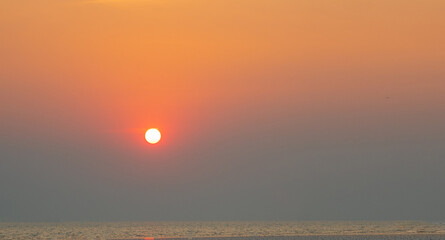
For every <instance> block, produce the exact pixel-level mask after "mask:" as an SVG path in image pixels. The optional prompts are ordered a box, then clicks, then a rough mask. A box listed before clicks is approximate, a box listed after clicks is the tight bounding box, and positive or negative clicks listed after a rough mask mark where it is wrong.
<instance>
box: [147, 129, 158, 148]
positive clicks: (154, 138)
mask: <svg viewBox="0 0 445 240" xmlns="http://www.w3.org/2000/svg"><path fill="white" fill-rule="evenodd" d="M145 140H147V142H148V143H151V144H155V143H158V142H159V140H161V132H159V130H158V129H156V128H150V129H148V130H147V132H145Z"/></svg>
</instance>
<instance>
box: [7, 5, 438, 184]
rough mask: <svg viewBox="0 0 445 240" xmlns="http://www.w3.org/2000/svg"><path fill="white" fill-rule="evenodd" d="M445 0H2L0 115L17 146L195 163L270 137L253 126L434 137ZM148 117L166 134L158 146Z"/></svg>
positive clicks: (294, 137) (298, 133)
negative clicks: (149, 136)
mask: <svg viewBox="0 0 445 240" xmlns="http://www.w3.org/2000/svg"><path fill="white" fill-rule="evenodd" d="M444 11H445V1H442V0H428V1H420V0H390V1H388V0H359V1H357V0H338V1H328V0H315V1H314V0H300V1H296V0H278V1H277V0H211V1H210V0H190V1H186V0H168V1H165V0H146V1H144V0H97V1H94V0H66V1H60V0H40V1H36V0H4V1H1V2H0V83H1V85H0V115H1V116H2V119H1V121H0V123H1V129H3V131H4V133H5V134H4V136H7V137H8V139H12V140H11V141H13V142H15V143H16V142H25V145H26V144H28V145H32V143H33V142H35V141H39V142H41V144H49V145H51V144H50V143H53V142H54V143H56V142H64V143H66V144H68V145H72V146H76V144H85V145H94V146H98V148H101V151H104V152H107V151H110V152H117V153H120V154H122V156H126V157H131V156H133V157H135V159H143V156H146V155H145V154H147V152H148V154H152V155H151V156H156V157H154V158H161V159H164V158H170V157H172V158H174V157H178V156H183V155H187V154H189V155H190V156H192V157H193V158H194V159H198V160H195V161H196V162H199V163H200V164H202V161H204V160H199V159H200V157H199V156H200V155H199V156H198V155H197V152H199V151H200V150H201V148H204V146H205V147H209V149H212V148H211V146H216V145H218V146H219V147H221V148H222V146H225V145H224V143H226V142H227V141H229V142H230V141H233V145H231V144H229V145H228V146H227V149H229V150H230V149H231V148H238V147H240V148H243V149H244V150H242V151H245V152H246V154H249V149H258V148H261V147H262V146H265V145H267V141H266V142H261V141H260V142H257V143H256V142H255V141H253V139H256V137H257V136H258V137H260V138H261V136H265V137H266V138H267V139H269V140H270V141H275V140H279V139H281V138H282V137H283V136H284V138H288V139H291V140H289V141H288V142H283V144H281V145H280V146H281V147H283V148H292V144H294V143H295V142H301V141H303V142H304V141H308V142H311V141H312V140H310V139H312V138H314V139H317V138H318V137H320V138H323V139H330V138H335V137H339V136H343V137H345V138H348V139H349V138H350V139H355V140H357V139H358V141H362V140H363V141H367V140H369V139H370V138H372V136H377V137H376V138H379V137H382V136H384V137H385V139H391V138H392V137H393V138H403V136H415V135H419V134H420V135H422V134H424V135H425V136H435V135H434V134H438V131H439V132H441V131H442V130H443V128H441V127H440V126H442V124H443V123H442V120H443V119H444V111H443V110H444V107H445V106H444V102H445V98H444V96H445V82H444V78H443V76H444V74H445V67H444V63H445V31H444V29H445V14H444ZM149 127H157V128H159V129H160V130H161V131H162V133H163V138H162V140H161V142H160V143H159V145H158V146H157V148H153V146H151V148H150V146H149V145H147V144H146V143H145V140H144V136H143V133H144V131H145V130H146V129H147V128H149ZM262 131H264V134H265V135H261V134H260V133H259V132H262ZM247 136H250V137H247ZM334 136H335V137H334ZM234 139H235V140H234ZM236 139H240V140H239V141H237V140H236ZM308 139H309V140H308ZM8 141H9V140H8ZM314 141H315V140H314ZM9 144H13V143H9ZM221 144H222V145H221ZM49 145H48V146H49ZM235 145H236V147H235ZM82 146H83V145H82ZM79 148H81V147H79ZM221 151H222V150H221ZM240 151H241V150H240ZM209 152H211V151H210V150H209ZM207 154H210V153H207ZM210 155H211V154H210ZM206 156H207V155H206ZM135 161H136V160H135ZM139 161H142V160H137V162H139ZM142 162H143V161H142ZM193 163H195V162H193ZM115 164H116V165H117V167H116V168H119V167H122V165H121V164H120V163H115ZM141 164H142V165H144V164H143V163H141ZM184 164H185V163H184ZM196 165H197V166H198V165H199V164H198V163H196ZM204 165H205V164H204ZM210 165H211V164H210V163H209V166H210ZM137 166H138V167H135V169H133V170H134V171H136V172H137V171H141V172H144V171H145V170H144V169H140V168H139V167H140V166H141V165H137ZM181 166H183V165H181ZM205 166H207V165H205ZM217 166H219V165H218V164H217ZM136 168H139V169H136ZM196 168H199V167H196ZM209 168H211V167H209ZM204 169H206V168H205V167H204ZM133 170H132V171H133ZM206 170H209V169H206ZM103 171H105V170H103ZM109 171H111V172H112V171H114V170H109ZM166 171H167V172H168V171H173V170H166ZM174 171H176V172H178V171H180V170H177V169H175V170H174ZM194 171H195V170H190V172H189V173H187V174H188V175H187V176H189V175H192V173H196V172H194ZM196 171H198V170H196ZM106 174H110V175H113V176H114V175H115V173H106ZM106 174H105V175H106ZM117 175H118V174H117ZM180 177H181V175H180ZM184 178H186V177H184Z"/></svg>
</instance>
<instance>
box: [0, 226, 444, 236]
mask: <svg viewBox="0 0 445 240" xmlns="http://www.w3.org/2000/svg"><path fill="white" fill-rule="evenodd" d="M146 237H147V238H148V237H153V238H166V237H169V238H174V239H178V240H179V239H181V240H184V239H196V240H255V239H258V240H341V239H344V240H362V239H363V240H415V239H418V240H439V239H440V240H445V223H428V222H111V223H0V239H143V238H146ZM172 240H173V239H172Z"/></svg>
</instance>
